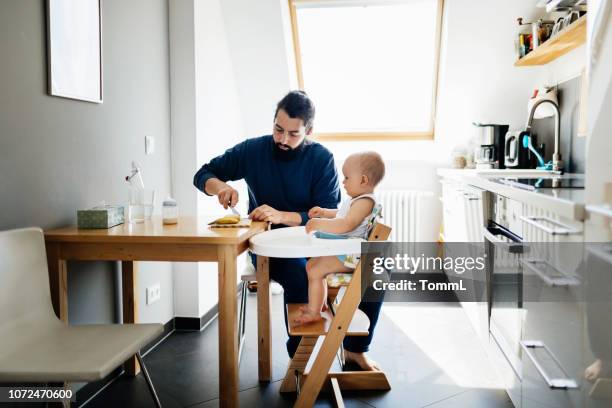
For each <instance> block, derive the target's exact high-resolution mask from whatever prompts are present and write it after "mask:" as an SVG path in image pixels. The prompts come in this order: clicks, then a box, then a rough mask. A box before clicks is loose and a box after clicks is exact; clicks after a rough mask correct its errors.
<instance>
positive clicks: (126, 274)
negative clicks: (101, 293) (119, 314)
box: [121, 261, 140, 375]
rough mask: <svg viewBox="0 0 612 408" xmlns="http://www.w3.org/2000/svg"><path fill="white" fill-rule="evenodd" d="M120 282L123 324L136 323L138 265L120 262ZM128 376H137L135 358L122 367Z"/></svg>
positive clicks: (138, 366) (138, 369) (137, 369)
mask: <svg viewBox="0 0 612 408" xmlns="http://www.w3.org/2000/svg"><path fill="white" fill-rule="evenodd" d="M121 281H122V289H121V290H122V298H123V323H137V322H138V263H137V262H135V261H122V262H121ZM123 368H124V369H125V372H126V373H127V374H128V375H137V374H138V373H139V372H140V365H139V364H138V361H137V360H136V356H132V357H130V359H129V360H127V361H126V362H125V364H124V365H123Z"/></svg>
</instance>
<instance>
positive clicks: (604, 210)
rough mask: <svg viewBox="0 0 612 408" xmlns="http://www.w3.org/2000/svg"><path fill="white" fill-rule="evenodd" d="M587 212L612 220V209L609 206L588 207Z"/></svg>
mask: <svg viewBox="0 0 612 408" xmlns="http://www.w3.org/2000/svg"><path fill="white" fill-rule="evenodd" d="M586 210H587V211H589V212H592V213H595V214H599V215H603V216H604V217H608V218H612V207H610V205H608V204H602V205H587V206H586Z"/></svg>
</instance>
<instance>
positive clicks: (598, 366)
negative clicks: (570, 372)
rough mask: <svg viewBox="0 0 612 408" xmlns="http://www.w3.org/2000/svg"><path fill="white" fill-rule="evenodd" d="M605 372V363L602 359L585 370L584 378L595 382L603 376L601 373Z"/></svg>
mask: <svg viewBox="0 0 612 408" xmlns="http://www.w3.org/2000/svg"><path fill="white" fill-rule="evenodd" d="M602 371H603V363H602V362H601V360H600V359H597V360H595V361H594V362H593V364H591V365H590V366H588V367H587V368H586V370H584V378H586V379H587V381H591V382H592V381H595V380H596V379H598V378H599V377H600V376H601V372H602Z"/></svg>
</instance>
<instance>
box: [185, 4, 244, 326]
mask: <svg viewBox="0 0 612 408" xmlns="http://www.w3.org/2000/svg"><path fill="white" fill-rule="evenodd" d="M223 3H225V1H223ZM221 4H222V1H221V0H197V1H196V2H195V12H194V15H195V73H196V76H195V78H196V152H197V166H196V167H194V168H193V169H192V172H191V173H192V174H191V175H192V177H193V174H194V173H195V171H196V170H197V169H198V168H199V167H200V166H201V165H202V164H204V163H205V162H208V161H209V160H210V159H211V158H213V157H214V156H217V155H218V154H221V153H222V152H223V151H225V149H227V148H228V147H230V146H232V145H234V144H236V143H238V142H239V141H240V140H241V139H242V137H243V135H244V131H243V121H242V120H241V119H242V118H243V115H241V112H240V108H241V107H240V104H239V103H238V94H237V89H236V81H235V77H234V65H233V63H232V60H231V59H230V54H229V48H228V42H227V35H228V34H229V31H228V30H227V29H226V27H225V23H224V19H223V15H222V8H221ZM189 182H190V183H191V180H189ZM192 190H194V191H195V188H194V187H192ZM197 197H198V214H199V215H200V217H205V216H207V215H212V216H214V215H219V214H220V213H221V212H223V211H224V210H223V208H222V207H221V206H220V205H219V203H218V201H217V200H216V198H215V197H208V196H206V195H205V194H203V193H199V192H198V194H197ZM241 197H242V198H243V199H242V200H241V201H242V203H243V204H244V202H245V201H246V194H245V190H244V189H243V191H242V194H241ZM243 211H244V210H243ZM242 265H243V264H242V263H240V264H239V266H238V270H239V271H240V270H241V268H242ZM217 282H218V278H217V264H216V263H203V262H201V263H199V266H198V285H197V287H198V294H199V295H198V316H201V315H203V314H204V313H206V312H207V311H208V310H210V308H211V307H213V306H214V305H215V304H216V303H217V300H218V292H217Z"/></svg>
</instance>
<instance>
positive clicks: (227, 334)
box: [217, 245, 238, 407]
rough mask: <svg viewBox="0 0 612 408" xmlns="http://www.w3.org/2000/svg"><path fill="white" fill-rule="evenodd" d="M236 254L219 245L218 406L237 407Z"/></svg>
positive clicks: (230, 247) (231, 249)
mask: <svg viewBox="0 0 612 408" xmlns="http://www.w3.org/2000/svg"><path fill="white" fill-rule="evenodd" d="M237 256H238V254H237V250H236V246H234V245H220V246H219V249H218V254H217V260H218V266H219V399H220V402H221V406H222V407H237V406H238V328H237V306H236V303H237V299H236V290H237V285H236V281H237V276H238V275H237V272H236V257H237Z"/></svg>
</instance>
